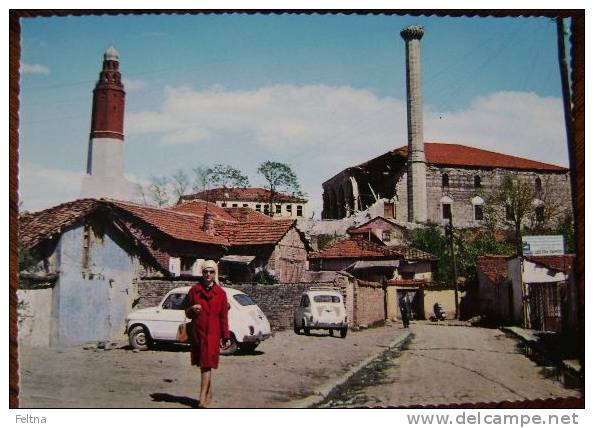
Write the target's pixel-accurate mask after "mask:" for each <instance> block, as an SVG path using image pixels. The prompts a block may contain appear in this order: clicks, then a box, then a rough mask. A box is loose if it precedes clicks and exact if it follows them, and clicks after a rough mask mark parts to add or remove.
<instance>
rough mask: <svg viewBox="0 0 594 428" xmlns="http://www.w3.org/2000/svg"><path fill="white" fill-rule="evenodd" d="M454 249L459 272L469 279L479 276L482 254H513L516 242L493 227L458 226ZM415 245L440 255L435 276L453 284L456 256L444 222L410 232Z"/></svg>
mask: <svg viewBox="0 0 594 428" xmlns="http://www.w3.org/2000/svg"><path fill="white" fill-rule="evenodd" d="M453 236H454V238H453V239H454V251H455V256H456V268H457V271H458V276H459V277H463V278H464V279H465V282H467V283H472V282H474V281H475V280H476V271H477V262H478V257H480V256H486V255H511V254H512V253H513V251H514V248H513V245H510V244H509V243H506V242H501V241H499V240H497V239H496V237H495V233H494V232H493V231H492V230H489V229H486V230H476V229H467V230H454V233H453ZM410 241H411V245H412V246H413V247H416V248H418V249H420V250H423V251H427V252H429V253H431V254H433V255H434V256H436V257H437V259H438V260H437V266H436V271H435V272H434V274H435V275H434V279H435V280H436V281H443V282H446V283H448V284H451V283H452V282H453V281H452V279H453V272H452V256H451V252H450V246H449V242H448V238H447V237H446V236H445V235H444V233H443V230H442V228H441V227H440V226H437V225H435V224H431V225H429V226H428V227H425V228H419V229H415V230H413V231H412V232H411V234H410Z"/></svg>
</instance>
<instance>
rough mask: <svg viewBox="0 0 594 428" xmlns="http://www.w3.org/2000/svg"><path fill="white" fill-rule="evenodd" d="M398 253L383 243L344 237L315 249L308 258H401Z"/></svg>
mask: <svg viewBox="0 0 594 428" xmlns="http://www.w3.org/2000/svg"><path fill="white" fill-rule="evenodd" d="M401 257H402V256H401V255H400V253H398V252H396V251H394V250H391V249H390V248H389V247H386V246H385V245H379V244H376V243H373V242H370V241H367V240H365V239H361V238H346V239H343V240H341V241H338V242H337V243H336V244H334V245H332V246H330V247H328V248H325V249H324V250H322V251H316V252H314V253H312V254H310V255H309V257H308V259H311V260H315V259H341V258H359V259H364V258H384V259H395V258H401Z"/></svg>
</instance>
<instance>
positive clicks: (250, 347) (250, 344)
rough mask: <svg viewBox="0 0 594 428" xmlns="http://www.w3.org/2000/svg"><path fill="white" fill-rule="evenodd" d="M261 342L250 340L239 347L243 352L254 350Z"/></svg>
mask: <svg viewBox="0 0 594 428" xmlns="http://www.w3.org/2000/svg"><path fill="white" fill-rule="evenodd" d="M259 344H260V343H258V342H248V343H242V344H241V346H240V347H239V348H240V349H241V350H242V351H243V352H254V351H255V350H256V348H257V347H258V345H259Z"/></svg>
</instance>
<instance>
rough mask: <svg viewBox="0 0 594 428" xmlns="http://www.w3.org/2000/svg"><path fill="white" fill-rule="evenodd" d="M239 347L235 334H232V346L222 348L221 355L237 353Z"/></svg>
mask: <svg viewBox="0 0 594 428" xmlns="http://www.w3.org/2000/svg"><path fill="white" fill-rule="evenodd" d="M237 348H239V345H238V344H237V340H235V336H233V335H232V336H231V346H229V347H228V348H227V349H223V348H220V350H219V351H220V354H221V355H233V354H235V352H237Z"/></svg>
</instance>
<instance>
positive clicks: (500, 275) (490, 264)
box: [477, 256, 513, 284]
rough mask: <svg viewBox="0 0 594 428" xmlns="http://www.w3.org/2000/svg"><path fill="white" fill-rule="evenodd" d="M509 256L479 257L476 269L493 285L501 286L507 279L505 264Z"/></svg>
mask: <svg viewBox="0 0 594 428" xmlns="http://www.w3.org/2000/svg"><path fill="white" fill-rule="evenodd" d="M512 258H513V257H511V256H481V257H479V258H478V260H477V261H478V269H479V270H480V271H481V272H482V273H484V274H485V276H486V277H487V278H489V280H490V281H491V282H493V283H494V284H501V283H502V282H503V281H505V280H506V279H507V262H508V261H509V260H510V259H512Z"/></svg>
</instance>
